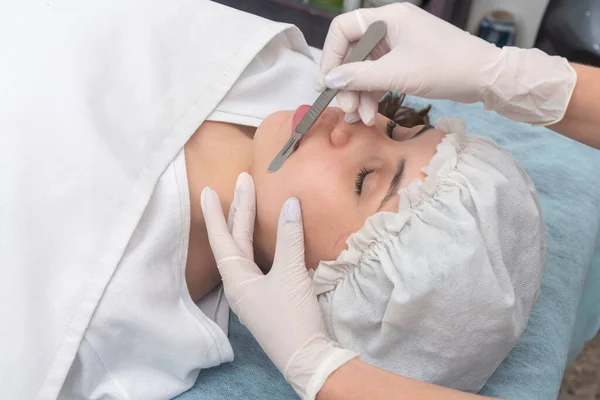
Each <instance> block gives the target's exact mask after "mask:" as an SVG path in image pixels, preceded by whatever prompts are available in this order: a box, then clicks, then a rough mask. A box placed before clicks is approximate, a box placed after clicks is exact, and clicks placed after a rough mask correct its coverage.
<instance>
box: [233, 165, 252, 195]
mask: <svg viewBox="0 0 600 400" xmlns="http://www.w3.org/2000/svg"><path fill="white" fill-rule="evenodd" d="M252 184H254V182H253V180H252V176H250V174H249V173H247V172H245V171H244V172H242V173H241V174H240V175H239V176H238V178H237V181H235V192H238V191H239V192H240V194H241V191H242V190H244V188H246V187H248V186H249V185H252Z"/></svg>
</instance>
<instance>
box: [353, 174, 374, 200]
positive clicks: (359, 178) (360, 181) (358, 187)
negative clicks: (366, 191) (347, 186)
mask: <svg viewBox="0 0 600 400" xmlns="http://www.w3.org/2000/svg"><path fill="white" fill-rule="evenodd" d="M372 172H373V170H372V169H367V168H364V167H363V168H361V169H360V171H359V173H358V174H356V180H355V181H354V191H355V192H356V194H357V195H359V196H360V195H361V193H362V190H363V185H364V183H365V179H366V178H367V176H368V175H369V174H370V173H372Z"/></svg>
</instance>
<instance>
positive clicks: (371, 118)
mask: <svg viewBox="0 0 600 400" xmlns="http://www.w3.org/2000/svg"><path fill="white" fill-rule="evenodd" d="M363 123H364V124H365V125H366V126H373V125H375V116H374V115H373V116H367V117H365V118H364V119H363Z"/></svg>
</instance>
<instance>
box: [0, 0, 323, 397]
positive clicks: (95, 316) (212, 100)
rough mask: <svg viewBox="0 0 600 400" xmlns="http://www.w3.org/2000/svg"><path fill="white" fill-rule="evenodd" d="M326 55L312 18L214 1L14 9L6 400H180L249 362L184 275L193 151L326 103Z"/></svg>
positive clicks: (5, 138) (1, 388)
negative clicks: (216, 126)
mask: <svg viewBox="0 0 600 400" xmlns="http://www.w3.org/2000/svg"><path fill="white" fill-rule="evenodd" d="M265 46H266V47H265ZM282 49H284V50H282ZM285 49H287V50H285ZM282 57H283V58H282ZM281 59H285V60H287V61H285V62H281V61H280V60H281ZM253 60H254V61H253ZM316 69H317V67H316V64H314V62H312V61H311V60H310V58H309V50H308V47H307V46H306V43H305V42H304V39H303V38H302V36H301V34H300V33H299V31H298V30H297V29H295V28H292V27H290V26H289V25H285V24H279V23H273V22H270V21H266V20H264V19H261V18H258V17H255V16H251V15H249V14H245V13H241V12H239V11H236V10H233V9H230V8H227V7H223V6H221V5H218V4H215V3H212V2H208V1H201V0H172V1H169V2H156V1H144V0H107V1H103V2H79V1H74V0H70V1H69V0H65V1H51V0H50V1H46V2H24V1H23V2H11V3H10V4H9V5H6V6H5V7H4V8H3V12H2V13H1V14H0V106H1V107H0V110H1V111H0V130H1V132H2V133H1V134H0V185H1V187H2V190H1V191H0V315H1V316H2V324H0V339H2V340H1V341H0V354H1V355H2V357H1V360H2V361H1V362H0V376H2V385H0V398H11V399H55V398H57V397H58V396H59V392H60V393H61V397H63V398H76V397H82V398H145V399H151V398H157V399H158V398H168V397H170V396H173V395H175V394H177V393H180V392H181V391H183V390H185V389H187V388H188V387H189V386H190V385H191V384H193V382H194V380H195V378H196V376H197V374H198V372H199V371H200V370H201V369H202V368H207V367H210V366H214V365H217V364H219V363H221V362H225V361H229V360H231V359H232V352H231V347H230V346H229V343H228V342H227V339H226V335H225V333H224V332H223V330H222V329H221V328H220V327H219V326H218V325H217V324H216V323H215V322H213V320H211V318H209V317H207V316H206V315H205V314H204V313H203V312H201V311H200V310H199V309H198V308H197V307H196V306H195V305H194V304H193V303H192V302H191V300H190V298H189V295H188V293H187V287H186V286H185V280H184V268H185V259H186V256H187V254H186V250H187V244H188V242H187V240H188V238H187V235H188V231H189V193H188V191H187V190H188V188H187V180H186V174H185V163H184V158H183V153H182V148H183V146H184V144H185V142H186V141H187V140H188V139H189V137H190V136H191V135H192V134H193V133H194V131H195V130H196V129H197V128H198V126H200V124H201V123H202V122H203V121H204V120H206V119H212V120H220V121H229V122H235V123H242V124H246V125H252V126H256V125H258V124H259V123H260V121H261V120H262V118H264V117H265V116H266V115H268V114H269V113H271V112H273V111H276V110H279V109H293V108H295V107H297V106H298V105H299V104H302V103H306V102H312V101H313V100H314V98H315V97H316V94H315V93H314V91H313V86H314V77H315V73H316ZM298 72H299V73H298ZM240 77H242V78H245V79H241V78H240ZM236 82H237V83H236ZM234 84H235V86H234ZM262 93H264V94H268V96H259V94H262ZM258 100H259V101H258ZM210 317H213V316H210ZM213 319H214V318H213ZM63 386H64V387H63ZM61 389H62V392H61Z"/></svg>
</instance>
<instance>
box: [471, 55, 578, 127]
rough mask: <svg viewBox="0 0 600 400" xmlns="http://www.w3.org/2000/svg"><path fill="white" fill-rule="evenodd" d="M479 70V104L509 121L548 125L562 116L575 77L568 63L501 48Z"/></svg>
mask: <svg viewBox="0 0 600 400" xmlns="http://www.w3.org/2000/svg"><path fill="white" fill-rule="evenodd" d="M484 69H485V71H483V73H484V75H485V76H486V82H485V84H484V88H485V89H484V92H483V103H484V105H485V108H486V109H488V110H493V111H496V112H497V113H498V114H501V115H503V116H505V117H507V118H510V119H512V120H513V121H519V122H526V123H529V124H532V125H541V126H546V125H552V124H555V123H557V122H559V121H560V120H561V119H562V118H563V117H564V115H565V112H566V110H567V106H568V105H569V102H570V101H571V96H572V94H573V90H574V89H575V83H576V81H577V74H576V72H575V70H574V69H573V68H572V67H571V66H570V65H569V62H568V61H567V60H566V59H565V58H563V57H558V56H549V55H548V54H546V53H544V52H543V51H541V50H538V49H520V48H516V47H504V48H502V51H501V52H500V56H499V57H498V59H497V60H496V61H495V62H494V63H492V64H488V65H487V66H486V67H485V68H484Z"/></svg>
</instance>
